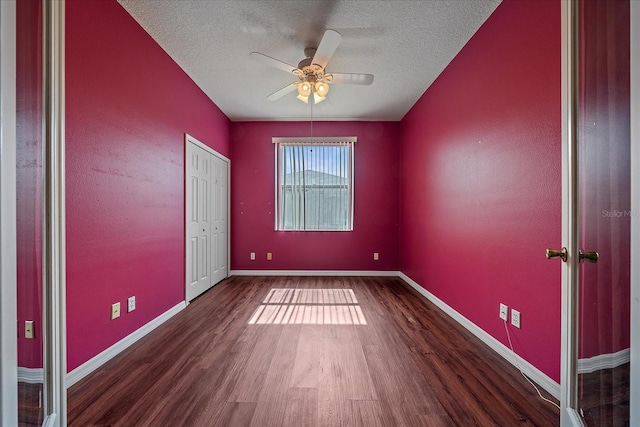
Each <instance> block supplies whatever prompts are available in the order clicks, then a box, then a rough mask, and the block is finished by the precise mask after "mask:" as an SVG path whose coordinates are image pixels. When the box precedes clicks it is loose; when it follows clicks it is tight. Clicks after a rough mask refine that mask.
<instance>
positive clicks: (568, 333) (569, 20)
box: [560, 1, 582, 426]
mask: <svg viewBox="0 0 640 427" xmlns="http://www.w3.org/2000/svg"><path fill="white" fill-rule="evenodd" d="M576 4H577V3H576V2H573V1H563V2H561V20H562V22H561V62H562V65H561V69H562V71H561V79H562V80H561V82H562V83H561V88H562V89H561V90H562V94H561V99H562V100H561V109H562V244H561V246H565V247H566V248H567V249H568V252H569V257H568V259H567V262H564V263H562V291H561V295H562V316H561V319H562V320H561V329H560V331H561V344H560V348H561V350H560V408H561V409H560V424H561V425H563V426H569V425H573V426H580V425H582V422H581V421H580V417H579V415H578V413H577V411H576V410H575V408H576V406H577V364H578V357H577V342H576V340H577V335H578V334H577V321H576V319H577V316H576V310H577V307H578V305H577V271H578V270H577V266H578V262H577V261H578V260H577V257H575V256H574V254H577V253H578V248H577V238H576V237H577V229H576V225H575V221H571V218H572V217H573V216H575V214H576V212H577V207H578V205H577V191H576V190H577V171H578V169H577V161H578V159H577V155H576V154H577V137H576V136H577V135H576V120H575V113H576V104H575V103H576V100H577V96H576V91H575V90H576V84H575V83H576V81H575V72H576V70H577V66H576V64H577V62H576V60H577V48H576V43H577V39H576V37H575V35H576V32H575V30H576V28H575V24H576V19H575V7H576Z"/></svg>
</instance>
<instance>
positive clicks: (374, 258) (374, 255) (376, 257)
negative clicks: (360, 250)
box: [373, 252, 380, 261]
mask: <svg viewBox="0 0 640 427" xmlns="http://www.w3.org/2000/svg"><path fill="white" fill-rule="evenodd" d="M379 259H380V254H379V253H378V252H374V253H373V260H374V261H378V260H379Z"/></svg>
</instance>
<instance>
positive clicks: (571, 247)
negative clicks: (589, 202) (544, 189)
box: [560, 0, 640, 426]
mask: <svg viewBox="0 0 640 427" xmlns="http://www.w3.org/2000/svg"><path fill="white" fill-rule="evenodd" d="M576 3H577V0H566V1H562V2H561V16H562V23H561V61H562V77H561V79H562V86H561V87H562V101H561V103H562V242H563V244H564V246H565V247H567V249H568V252H569V257H568V259H567V262H566V263H563V264H562V321H561V340H562V342H561V359H560V406H561V410H560V424H561V425H562V426H582V425H583V423H582V420H581V418H580V416H579V414H578V412H577V411H576V409H575V408H576V406H577V322H576V319H577V317H576V311H577V309H578V299H577V278H578V262H579V260H578V257H577V256H575V254H577V253H578V249H579V248H578V243H577V238H576V237H577V228H576V224H572V221H571V217H572V215H574V214H575V212H576V209H577V191H576V189H577V185H576V184H577V172H578V168H577V165H578V163H577V161H578V159H577V157H576V152H577V150H576V149H577V138H576V136H577V132H576V131H577V123H576V120H575V112H576V105H575V102H576V99H577V96H576V95H577V94H576V92H575V74H574V73H575V70H576V68H575V67H576V64H577V62H576V59H577V57H576V52H577V40H576V38H575V34H576V32H575V27H574V26H575V22H576V20H575V19H574V14H575V8H574V6H575V5H576ZM630 4H631V15H630V16H631V22H630V25H631V36H630V37H631V44H630V46H631V48H630V49H631V62H630V66H631V70H630V76H631V114H630V118H631V212H632V213H633V214H632V215H631V260H632V261H631V284H630V285H631V286H630V288H631V295H630V303H631V315H630V322H631V349H630V351H631V372H630V376H631V381H630V382H631V384H630V402H634V401H636V402H639V401H640V380H639V378H640V363H639V362H640V264H638V262H637V261H636V262H633V260H634V259H635V260H637V259H640V258H639V257H640V185H638V183H639V182H640V52H639V51H640V24H639V23H640V4H639V2H636V1H631V0H630ZM630 424H631V425H640V407H638V405H635V406H634V405H630Z"/></svg>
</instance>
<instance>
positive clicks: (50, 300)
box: [42, 0, 67, 427]
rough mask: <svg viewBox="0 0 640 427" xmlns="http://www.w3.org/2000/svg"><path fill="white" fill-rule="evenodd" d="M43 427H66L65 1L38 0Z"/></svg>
mask: <svg viewBox="0 0 640 427" xmlns="http://www.w3.org/2000/svg"><path fill="white" fill-rule="evenodd" d="M42 6H43V23H44V29H43V36H44V40H43V86H42V87H43V93H42V97H43V107H44V112H43V117H44V156H43V160H44V167H43V177H44V186H43V189H44V197H45V199H44V201H43V206H44V210H43V224H42V226H43V233H42V235H43V251H42V259H43V285H44V289H43V298H42V304H43V338H44V339H43V343H44V346H43V354H44V372H45V382H44V387H45V393H44V397H45V399H44V414H45V417H46V418H45V420H44V423H43V425H44V426H47V427H48V426H52V427H53V426H55V427H57V426H66V425H67V387H66V376H67V345H66V343H67V334H66V238H65V237H66V232H65V222H66V215H65V138H64V137H65V37H64V35H65V0H58V1H54V2H49V1H43V4H42Z"/></svg>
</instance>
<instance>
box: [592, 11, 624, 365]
mask: <svg viewBox="0 0 640 427" xmlns="http://www.w3.org/2000/svg"><path fill="white" fill-rule="evenodd" d="M581 12H582V15H581V20H582V22H583V23H584V28H585V29H586V31H584V32H583V33H582V39H581V51H582V52H583V55H582V59H583V62H582V64H581V65H582V70H584V73H583V79H582V80H581V84H580V89H581V93H580V95H581V103H580V111H581V115H580V117H581V122H580V137H581V144H580V153H581V156H580V162H581V163H580V166H581V169H580V172H581V174H580V179H581V181H582V185H581V186H580V187H581V190H582V191H581V195H582V200H583V203H582V205H581V209H582V226H581V232H582V243H581V245H580V246H581V247H582V248H583V249H584V250H585V251H594V250H595V251H598V253H599V254H600V259H599V260H598V263H597V264H591V263H584V264H583V265H582V267H581V270H580V272H581V281H580V284H581V308H582V313H581V323H580V357H582V358H587V357H592V356H596V355H599V354H607V353H614V352H617V351H619V350H623V349H626V348H629V345H630V330H629V329H630V325H631V324H630V317H629V314H630V313H629V311H630V305H629V301H630V274H631V271H630V266H631V249H630V246H631V239H630V236H631V216H630V215H629V213H630V212H631V161H630V150H631V134H630V126H629V125H630V117H631V116H630V98H629V96H630V95H629V94H630V86H629V85H630V79H629V77H630V75H629V54H630V48H629V23H630V18H629V12H630V11H629V1H628V0H626V1H616V2H614V1H611V0H607V1H598V2H595V1H589V2H584V4H583V7H582V8H581ZM594 124H595V125H594ZM618 215H619V216H618Z"/></svg>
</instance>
